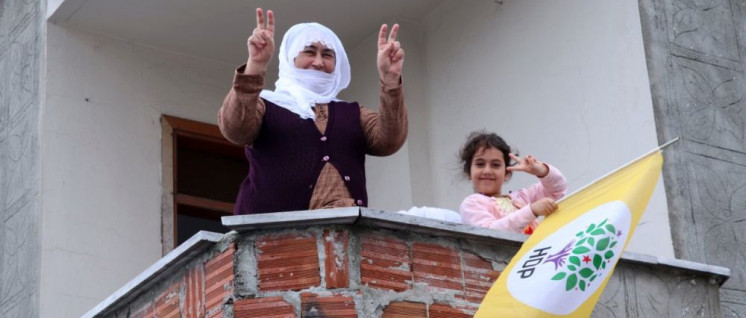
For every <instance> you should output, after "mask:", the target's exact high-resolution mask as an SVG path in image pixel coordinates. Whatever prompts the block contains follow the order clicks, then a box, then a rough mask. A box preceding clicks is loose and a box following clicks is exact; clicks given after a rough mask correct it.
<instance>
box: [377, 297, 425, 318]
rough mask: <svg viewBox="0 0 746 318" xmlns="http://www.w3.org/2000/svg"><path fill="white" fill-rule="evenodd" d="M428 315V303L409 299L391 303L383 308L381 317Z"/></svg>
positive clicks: (400, 317)
mask: <svg viewBox="0 0 746 318" xmlns="http://www.w3.org/2000/svg"><path fill="white" fill-rule="evenodd" d="M407 317H427V305H426V304H423V303H412V302H408V301H396V302H392V303H390V304H389V305H388V306H386V308H385V309H384V310H383V314H382V315H381V318H407Z"/></svg>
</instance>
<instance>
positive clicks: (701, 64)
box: [640, 0, 746, 317]
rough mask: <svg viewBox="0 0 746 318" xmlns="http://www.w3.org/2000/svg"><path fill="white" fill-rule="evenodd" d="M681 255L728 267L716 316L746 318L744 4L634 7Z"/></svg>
mask: <svg viewBox="0 0 746 318" xmlns="http://www.w3.org/2000/svg"><path fill="white" fill-rule="evenodd" d="M640 13H641V21H642V26H643V34H644V38H645V50H646V54H647V61H648V70H649V75H650V84H651V88H652V97H653V105H654V109H655V117H656V126H657V129H658V139H659V140H661V141H663V140H668V139H671V138H673V137H677V136H680V137H681V138H682V142H680V143H679V144H678V145H676V146H674V147H672V148H671V149H669V150H667V151H666V164H665V165H664V169H663V170H664V171H663V175H664V178H665V181H666V182H665V184H666V188H667V189H666V190H667V191H666V192H667V194H668V204H669V214H670V220H671V230H672V236H673V242H674V249H675V251H676V256H677V257H678V258H683V259H689V260H694V261H700V262H706V263H709V264H713V265H720V266H725V267H728V268H730V269H731V270H732V276H731V278H730V279H729V280H728V281H727V282H726V284H725V286H724V288H723V289H722V293H721V299H722V302H723V315H724V316H725V317H746V222H745V220H746V101H745V100H744V92H746V81H745V80H746V76H744V67H746V59H745V56H746V1H742V0H731V1H729V0H712V1H681V0H666V1H649V0H642V1H640Z"/></svg>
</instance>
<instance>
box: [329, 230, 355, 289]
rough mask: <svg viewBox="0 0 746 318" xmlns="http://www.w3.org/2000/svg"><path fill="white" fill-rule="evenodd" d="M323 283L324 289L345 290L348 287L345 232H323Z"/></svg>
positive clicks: (347, 241)
mask: <svg viewBox="0 0 746 318" xmlns="http://www.w3.org/2000/svg"><path fill="white" fill-rule="evenodd" d="M322 239H323V240H324V255H325V256H326V258H325V259H324V269H325V272H324V283H325V284H326V288H329V289H332V288H347V287H349V286H350V269H349V257H348V256H347V249H348V246H349V240H350V238H349V234H348V232H347V231H339V232H337V231H330V230H326V231H324V236H323V238H322Z"/></svg>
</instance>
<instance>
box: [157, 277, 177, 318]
mask: <svg viewBox="0 0 746 318" xmlns="http://www.w3.org/2000/svg"><path fill="white" fill-rule="evenodd" d="M180 289H181V284H180V283H174V284H173V285H171V287H169V288H168V289H166V290H164V291H163V292H161V294H160V295H159V296H158V298H156V300H155V316H156V317H163V318H178V317H180V316H181V312H180V311H179V304H180V302H179V291H180Z"/></svg>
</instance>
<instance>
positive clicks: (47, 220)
mask: <svg viewBox="0 0 746 318" xmlns="http://www.w3.org/2000/svg"><path fill="white" fill-rule="evenodd" d="M47 41H48V43H47V59H48V60H47V72H46V77H47V80H48V82H47V92H46V106H45V110H44V114H43V116H42V118H43V119H42V120H43V130H42V152H43V153H42V174H43V185H42V194H43V198H42V200H43V201H42V203H43V213H42V216H43V221H42V223H43V231H42V235H43V238H42V241H43V243H42V246H43V253H42V280H41V282H42V283H41V284H42V286H41V317H77V316H80V315H82V314H83V313H85V312H87V311H88V310H89V309H91V308H92V307H93V306H95V305H96V304H98V303H99V302H100V301H101V300H103V299H104V298H105V297H107V296H108V295H109V294H111V293H112V292H114V291H115V290H117V289H118V288H120V287H121V286H123V285H124V284H125V283H126V282H127V281H129V280H130V279H132V278H133V277H135V276H136V274H138V273H140V272H141V271H142V270H143V269H145V268H146V267H148V266H150V265H151V264H152V263H153V262H155V261H156V260H158V259H159V258H160V257H161V233H160V231H161V170H160V165H161V164H160V163H161V157H160V154H161V149H160V147H161V141H160V139H161V136H160V132H161V124H160V116H161V114H162V113H167V114H170V115H175V116H179V117H184V118H190V119H194V120H199V121H204V122H210V123H215V122H216V113H217V110H218V108H219V107H220V103H221V101H222V98H223V96H224V94H225V93H226V92H227V91H228V89H229V88H230V85H231V80H232V72H233V70H232V69H233V68H234V67H235V66H234V65H227V64H224V63H216V62H211V61H205V60H202V59H198V58H193V57H188V56H183V55H180V54H175V53H172V52H165V51H161V50H158V49H153V48H149V47H144V46H140V45H137V44H134V43H129V42H126V41H122V40H119V39H114V38H110V37H105V36H100V35H94V34H90V33H86V32H81V31H77V30H72V29H68V28H63V27H59V26H57V25H54V24H48V36H47Z"/></svg>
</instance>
